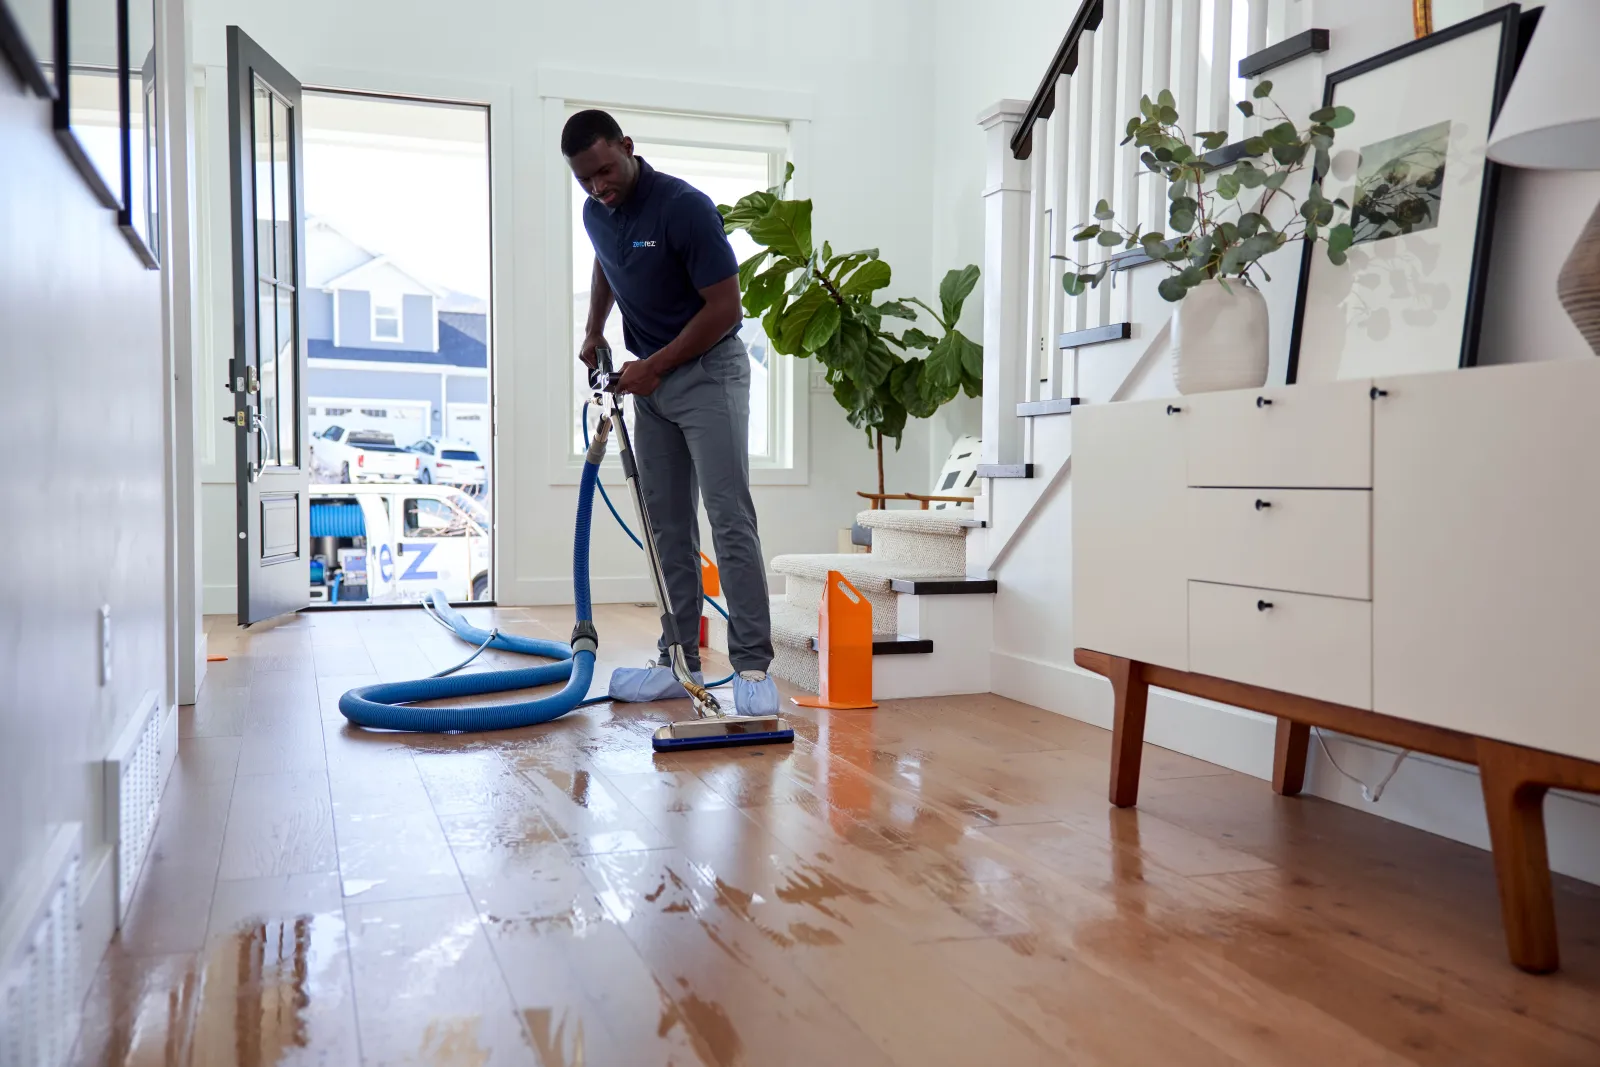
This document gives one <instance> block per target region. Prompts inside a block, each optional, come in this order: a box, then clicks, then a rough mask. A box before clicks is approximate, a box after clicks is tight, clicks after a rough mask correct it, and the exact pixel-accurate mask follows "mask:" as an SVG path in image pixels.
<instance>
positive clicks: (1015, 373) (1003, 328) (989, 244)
mask: <svg viewBox="0 0 1600 1067" xmlns="http://www.w3.org/2000/svg"><path fill="white" fill-rule="evenodd" d="M1027 108H1028V105H1027V102H1026V101H1023V100H1001V101H1000V102H999V103H996V104H993V105H991V106H990V107H988V108H986V109H984V111H983V113H982V114H980V115H979V116H978V125H979V126H981V127H983V131H984V134H985V137H986V144H985V148H984V159H985V165H986V167H985V177H984V183H983V462H985V463H1020V462H1022V458H1023V456H1022V420H1020V419H1018V418H1017V404H1018V403H1020V402H1021V401H1022V400H1024V399H1026V397H1025V396H1024V390H1025V389H1026V387H1027V383H1026V382H1025V381H1024V378H1025V367H1026V364H1027V360H1028V353H1027V347H1028V238H1029V234H1028V205H1029V198H1028V192H1029V167H1028V163H1027V161H1026V160H1020V159H1017V158H1016V157H1015V156H1013V155H1012V154H1011V138H1012V137H1014V136H1015V135H1016V132H1017V128H1018V127H1019V126H1020V125H1021V123H1022V116H1023V113H1024V112H1025V111H1026V110H1027Z"/></svg>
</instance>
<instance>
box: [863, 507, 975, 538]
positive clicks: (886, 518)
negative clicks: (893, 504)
mask: <svg viewBox="0 0 1600 1067" xmlns="http://www.w3.org/2000/svg"><path fill="white" fill-rule="evenodd" d="M856 522H858V523H860V524H861V525H862V526H866V527H869V528H871V529H874V530H901V531H904V532H905V533H918V534H928V535H931V536H935V537H941V536H942V537H965V536H967V531H968V530H970V529H972V528H973V527H976V526H982V525H983V522H982V520H980V519H979V518H978V517H977V515H976V514H974V512H973V510H972V509H971V508H948V509H946V510H944V511H920V510H919V511H910V510H907V511H886V510H885V511H863V512H860V513H859V514H857V515H856Z"/></svg>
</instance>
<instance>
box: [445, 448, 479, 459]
mask: <svg viewBox="0 0 1600 1067" xmlns="http://www.w3.org/2000/svg"><path fill="white" fill-rule="evenodd" d="M439 455H440V456H441V457H442V458H444V459H453V460H456V461H457V462H461V463H481V462H482V460H480V459H478V454H477V453H476V452H467V451H463V450H462V449H459V448H447V449H445V450H444V451H443V452H441V453H439Z"/></svg>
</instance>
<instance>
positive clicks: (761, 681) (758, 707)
mask: <svg viewBox="0 0 1600 1067" xmlns="http://www.w3.org/2000/svg"><path fill="white" fill-rule="evenodd" d="M733 710H734V711H736V712H738V713H739V714H740V715H776V714H778V686H777V684H776V683H775V682H773V680H772V679H771V678H770V677H768V676H767V674H766V672H764V671H741V672H740V673H739V676H738V677H737V678H735V679H734V680H733Z"/></svg>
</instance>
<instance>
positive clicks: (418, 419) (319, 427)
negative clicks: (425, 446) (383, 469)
mask: <svg viewBox="0 0 1600 1067" xmlns="http://www.w3.org/2000/svg"><path fill="white" fill-rule="evenodd" d="M431 411H432V408H431V405H429V404H427V403H426V402H423V401H417V400H338V399H332V400H330V399H326V398H318V397H312V398H311V432H312V433H321V432H322V431H323V430H325V429H327V428H328V427H329V426H343V427H345V428H346V429H348V430H382V431H384V432H385V433H392V434H394V440H395V444H397V445H399V446H400V447H401V448H405V447H406V446H407V445H409V444H411V443H412V442H413V441H420V440H421V439H422V438H424V437H426V436H428V421H429V418H428V417H429V415H430V413H431Z"/></svg>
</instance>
